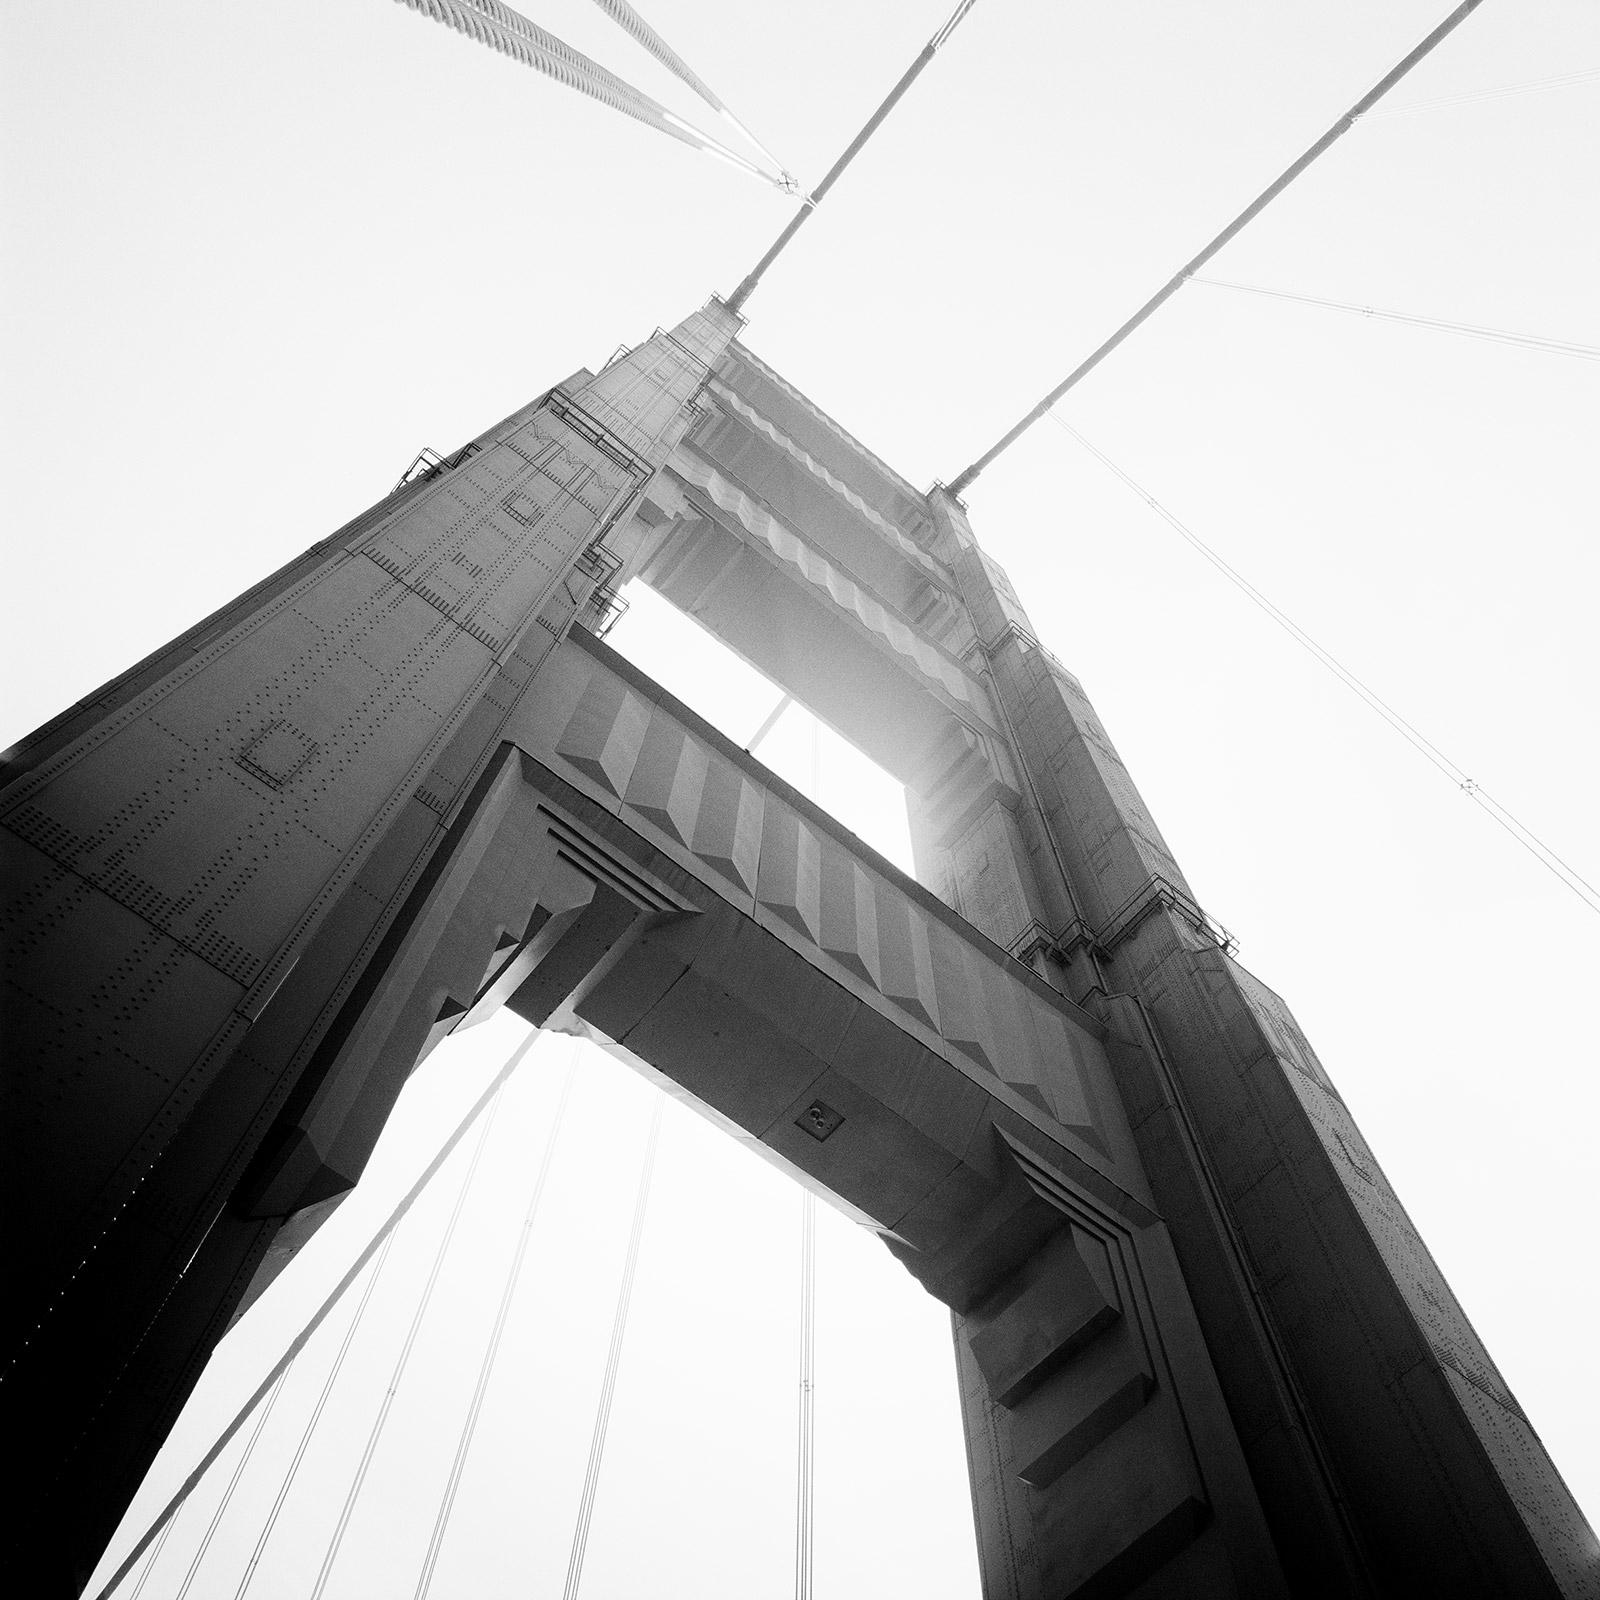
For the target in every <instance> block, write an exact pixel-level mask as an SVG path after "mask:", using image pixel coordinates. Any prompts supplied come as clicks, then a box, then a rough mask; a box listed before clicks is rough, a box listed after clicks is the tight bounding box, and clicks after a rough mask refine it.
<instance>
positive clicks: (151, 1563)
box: [128, 1506, 183, 1600]
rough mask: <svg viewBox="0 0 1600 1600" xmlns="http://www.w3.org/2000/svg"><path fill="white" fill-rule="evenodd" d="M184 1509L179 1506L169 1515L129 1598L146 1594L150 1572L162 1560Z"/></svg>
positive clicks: (134, 1599)
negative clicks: (145, 1588)
mask: <svg viewBox="0 0 1600 1600" xmlns="http://www.w3.org/2000/svg"><path fill="white" fill-rule="evenodd" d="M182 1510H183V1507H182V1506H179V1507H178V1511H175V1512H174V1513H173V1514H172V1515H171V1516H170V1517H168V1518H167V1520H166V1522H165V1524H164V1525H163V1526H162V1529H161V1537H160V1538H159V1539H157V1540H156V1542H155V1544H154V1545H153V1546H152V1547H151V1550H150V1559H149V1560H148V1561H147V1562H145V1564H144V1571H143V1572H141V1573H140V1574H139V1581H138V1582H137V1583H136V1584H135V1585H134V1586H133V1593H132V1594H131V1595H130V1596H129V1597H128V1600H140V1596H141V1595H143V1594H144V1586H145V1585H146V1584H147V1583H149V1581H150V1574H151V1573H152V1572H154V1571H155V1569H156V1564H157V1563H158V1562H159V1561H160V1560H161V1552H162V1551H163V1550H165V1549H166V1548H167V1540H168V1539H170V1538H171V1537H172V1530H173V1529H174V1528H175V1527H177V1525H178V1512H181V1511H182Z"/></svg>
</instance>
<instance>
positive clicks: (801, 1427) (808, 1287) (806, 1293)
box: [794, 1189, 817, 1600]
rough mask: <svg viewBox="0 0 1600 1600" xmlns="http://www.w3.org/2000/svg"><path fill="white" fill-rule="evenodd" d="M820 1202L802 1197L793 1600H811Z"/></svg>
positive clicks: (809, 1195) (804, 1193)
mask: <svg viewBox="0 0 1600 1600" xmlns="http://www.w3.org/2000/svg"><path fill="white" fill-rule="evenodd" d="M816 1342H817V1199H816V1196H815V1195H814V1194H812V1192H811V1191H810V1190H809V1189H806V1190H804V1191H802V1193H801V1196H800V1414H799V1417H798V1419H797V1429H796V1432H797V1458H796V1461H795V1517H794V1523H795V1526H794V1596H795V1600H811V1591H812V1583H813V1575H814V1568H813V1559H812V1558H813V1553H814V1549H815V1542H816V1541H815V1529H814V1526H813V1522H814V1495H815V1487H816V1475H817V1468H816V1425H817V1424H816V1376H817V1373H816Z"/></svg>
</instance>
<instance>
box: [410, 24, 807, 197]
mask: <svg viewBox="0 0 1600 1600" xmlns="http://www.w3.org/2000/svg"><path fill="white" fill-rule="evenodd" d="M400 3H401V4H402V5H406V6H409V7H410V8H411V9H412V10H413V11H419V12H421V13H422V14H423V15H424V16H427V17H432V18H433V19H434V21H435V22H442V23H444V24H445V25H446V26H447V27H451V28H454V29H455V30H456V32H458V33H464V34H465V35H466V36H467V37H468V38H469V39H476V40H477V41H478V42H479V43H480V44H485V45H488V46H489V48H490V49H491V50H498V51H500V52H501V54H503V55H508V56H510V57H511V59H512V60H513V61H520V62H521V63H522V64H523V65H524V66H527V67H532V68H533V69H534V71H535V72H542V73H543V74H544V75H545V76H546V77H547V78H553V79H555V81H556V82H557V83H561V84H565V85H566V87H567V88H569V89H576V90H577V91H578V93H579V94H585V95H588V96H589V98H590V99H591V100H598V101H599V102H600V104H601V105H604V106H609V107H610V108H611V110H613V111H620V112H621V113H622V114H623V115H624V116H627V117H632V118H633V119H634V120H635V121H636V122H642V123H644V125H645V126H646V127H649V128H655V129H656V130H657V131H658V132H660V133H665V134H669V135H670V136H671V137H672V138H674V139H677V140H680V141H681V142H682V143H684V144H687V145H690V146H692V147H693V148H694V149H697V150H702V151H704V152H705V153H706V154H708V155H715V156H719V157H720V158H721V159H722V160H724V161H729V162H732V163H733V165H734V166H736V167H738V168H740V169H741V170H742V171H744V172H748V173H750V174H751V175H752V176H754V177H757V178H760V179H762V181H763V182H766V183H770V184H772V185H773V187H774V188H778V189H784V188H785V184H784V180H783V178H782V177H780V176H779V175H778V174H776V173H771V172H765V171H763V170H762V169H761V168H760V167H758V166H757V165H756V164H755V163H754V162H753V161H750V160H748V159H747V158H746V157H744V156H742V155H740V154H739V153H738V151H736V150H734V149H732V148H731V147H729V146H728V145H725V144H723V143H722V141H721V140H720V139H714V138H712V136H711V135H710V134H709V133H705V132H703V131H702V130H701V129H699V128H697V127H695V126H694V125H693V124H692V123H688V122H685V121H684V120H683V118H682V117H680V116H678V115H677V114H676V113H675V112H672V111H669V110H668V109H667V108H666V107H665V106H663V105H661V104H659V103H658V102H657V101H655V100H652V99H651V98H650V96H649V95H647V94H645V93H643V91H641V90H639V89H636V88H634V86H633V85H632V84H631V83H627V82H625V81H624V80H623V79H621V78H619V77H618V76H617V75H616V74H615V73H614V72H609V71H607V69H606V68H604V67H602V66H601V65H600V64H599V62H597V61H591V60H590V59H589V57H588V56H586V55H584V54H583V52H582V51H581V50H574V49H573V48H572V46H571V45H569V44H567V43H566V42H565V41H563V40H561V39H558V38H557V37H556V36H555V35H554V34H553V33H547V32H546V31H545V30H544V29H543V28H541V27H540V26H539V25H538V23H536V22H530V21H529V20H528V19H527V18H526V17H525V16H523V15H522V14H521V12H518V11H513V10H512V9H511V7H510V6H508V5H502V4H501V3H500V0H400ZM786 192H787V191H786Z"/></svg>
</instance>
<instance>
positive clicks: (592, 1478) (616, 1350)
mask: <svg viewBox="0 0 1600 1600" xmlns="http://www.w3.org/2000/svg"><path fill="white" fill-rule="evenodd" d="M665 1103H666V1096H665V1095H657V1096H656V1103H655V1107H654V1109H653V1110H652V1111H651V1113H650V1133H649V1137H648V1138H647V1139H646V1140H645V1147H644V1160H643V1163H642V1164H641V1166H640V1169H639V1189H638V1193H637V1194H636V1196H635V1197H634V1202H633V1228H632V1231H631V1232H630V1233H629V1235H628V1256H627V1260H626V1261H625V1262H624V1264H623V1268H622V1283H621V1285H620V1286H619V1287H618V1289H617V1309H616V1312H615V1314H614V1315H613V1317H612V1321H611V1345H610V1348H609V1349H608V1350H607V1351H606V1370H605V1377H604V1378H603V1379H602V1380H601V1384H600V1403H599V1406H598V1407H597V1409H596V1411H595V1418H594V1434H593V1437H592V1438H591V1439H590V1441H589V1463H588V1466H587V1467H586V1468H585V1470H584V1475H583V1491H582V1493H581V1494H580V1495H579V1497H578V1517H577V1523H576V1526H575V1527H574V1528H573V1532H572V1552H571V1554H570V1555H569V1556H568V1558H567V1581H566V1584H565V1586H564V1587H563V1589H562V1591H561V1593H562V1600H578V1591H579V1589H580V1587H581V1586H582V1584H583V1560H584V1554H585V1552H586V1551H587V1549H588V1547H589V1525H590V1523H591V1522H592V1521H593V1518H594V1502H595V1496H596V1494H597V1493H598V1491H599V1488H600V1469H601V1466H602V1465H603V1463H604V1461H605V1451H606V1433H607V1431H608V1429H609V1428H610V1426H611V1402H612V1399H613V1397H614V1396H615V1394H616V1389H617V1370H618V1368H619V1367H620V1366H621V1365H622V1343H623V1340H624V1339H625V1338H626V1337H627V1333H628V1307H629V1304H630V1302H631V1301H632V1299H633V1280H634V1275H635V1273H636V1271H637V1269H638V1265H639V1243H640V1240H641V1239H643V1237H644V1222H645V1215H646V1213H647V1211H648V1210H649V1207H650V1183H651V1179H652V1178H653V1176H654V1174H655V1165H656V1146H657V1145H658V1144H659V1142H660V1139H661V1108H662V1106H663V1105H664V1104H665Z"/></svg>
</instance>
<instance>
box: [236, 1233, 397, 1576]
mask: <svg viewBox="0 0 1600 1600" xmlns="http://www.w3.org/2000/svg"><path fill="white" fill-rule="evenodd" d="M394 1239H395V1236H394V1235H393V1234H392V1233H391V1234H390V1235H389V1237H388V1238H387V1239H385V1240H384V1241H383V1249H382V1250H381V1251H380V1252H379V1254H378V1259H377V1260H376V1261H375V1262H374V1263H373V1267H372V1271H371V1272H370V1273H369V1274H368V1276H367V1282H366V1287H365V1288H363V1289H362V1291H361V1299H360V1300H359V1301H358V1302H357V1304H356V1309H355V1315H354V1316H352V1317H351V1319H350V1325H349V1327H347V1328H346V1329H345V1330H344V1338H343V1339H342V1340H341V1341H340V1344H339V1350H338V1353H337V1354H336V1355H335V1356H334V1358H333V1365H332V1366H331V1367H329V1369H328V1375H327V1377H326V1378H324V1379H323V1380H322V1392H321V1393H320V1394H319V1395H318V1396H317V1403H316V1404H315V1405H314V1406H313V1407H312V1408H311V1415H310V1416H309V1417H307V1418H306V1425H305V1427H304V1428H302V1429H301V1431H300V1443H299V1444H298V1445H297V1446H296V1447H295V1452H294V1458H293V1459H292V1460H291V1461H290V1463H289V1470H288V1471H287V1472H286V1473H284V1475H283V1482H282V1483H281V1484H280V1485H279V1486H278V1493H277V1495H276V1496H275V1497H274V1498H273V1502H272V1509H271V1510H270V1511H268V1512H267V1520H266V1522H265V1523H264V1524H263V1525H262V1528H261V1532H260V1534H259V1535H258V1536H257V1538H256V1547H255V1549H254V1550H252V1551H251V1552H250V1560H249V1562H248V1563H247V1564H246V1566H245V1569H244V1576H243V1577H242V1578H240V1580H239V1587H238V1588H237V1589H236V1590H234V1600H244V1597H245V1592H246V1591H247V1590H248V1589H249V1587H250V1583H251V1580H252V1579H253V1578H254V1577H255V1575H256V1568H257V1567H258V1566H260V1564H261V1557H262V1555H263V1554H265V1552H266V1548H267V1542H268V1541H269V1540H270V1539H271V1538H272V1532H273V1529H274V1528H276V1527H277V1525H278V1516H279V1514H280V1513H281V1512H282V1510H283V1504H284V1501H286V1500H287V1499H288V1498H289V1491H290V1490H291V1489H292V1488H293V1487H294V1480H295V1478H296V1476H297V1475H298V1474H299V1471H300V1463H301V1462H302V1461H304V1460H305V1456H306V1451H307V1450H308V1449H309V1448H310V1445H311V1439H312V1435H313V1434H315V1432H316V1431H317V1424H318V1423H319V1422H320V1421H321V1420H322V1413H323V1411H324V1409H325V1408H326V1406H327V1404H328V1397H329V1396H330V1395H331V1394H332V1393H333V1390H334V1385H335V1384H336V1383H338V1381H339V1374H340V1373H341V1372H342V1371H343V1370H344V1358H345V1357H346V1356H347V1355H349V1353H350V1346H351V1345H352V1344H353V1343H354V1342H355V1337H356V1330H357V1329H358V1328H359V1327H360V1326H361V1319H362V1317H363V1316H364V1315H365V1313H366V1309H367V1303H368V1302H369V1301H370V1300H371V1299H372V1291H373V1290H374V1289H376V1288H377V1287H378V1279H379V1278H381V1277H382V1276H383V1269H384V1265H385V1264H386V1263H387V1261H388V1259H389V1252H390V1251H391V1250H392V1249H393V1248H394Z"/></svg>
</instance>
